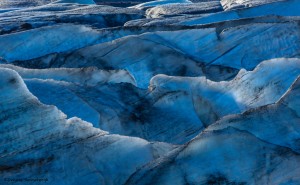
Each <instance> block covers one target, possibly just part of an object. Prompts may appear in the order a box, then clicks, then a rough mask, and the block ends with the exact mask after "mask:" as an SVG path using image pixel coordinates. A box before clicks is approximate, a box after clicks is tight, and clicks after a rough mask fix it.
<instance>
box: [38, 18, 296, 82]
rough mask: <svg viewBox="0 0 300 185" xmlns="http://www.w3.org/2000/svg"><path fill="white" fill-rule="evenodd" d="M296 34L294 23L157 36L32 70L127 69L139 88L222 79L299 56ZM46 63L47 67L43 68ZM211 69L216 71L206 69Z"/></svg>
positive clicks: (55, 59) (54, 59)
mask: <svg viewBox="0 0 300 185" xmlns="http://www.w3.org/2000/svg"><path fill="white" fill-rule="evenodd" d="M298 29H299V25H298V23H297V21H295V22H294V21H293V22H284V23H253V24H246V25H240V26H236V27H229V28H226V29H224V30H223V31H220V30H217V29H216V28H208V29H201V28H199V29H187V30H178V31H158V32H152V33H145V34H141V35H134V36H127V37H123V38H121V39H117V40H114V41H112V42H106V43H101V44H97V45H94V46H89V47H85V48H82V49H79V50H76V51H73V52H71V53H68V52H67V53H61V54H55V55H51V56H46V57H44V58H40V59H38V60H35V61H34V64H35V65H34V64H33V66H34V67H37V68H39V64H40V65H41V67H43V66H44V67H87V66H97V67H98V68H101V69H126V70H128V71H129V72H130V73H131V74H132V75H133V76H134V78H135V79H136V82H137V85H138V87H142V88H145V87H147V86H148V84H149V81H150V79H151V78H152V77H153V76H154V75H156V74H166V75H171V76H200V75H206V76H208V78H209V79H213V80H227V79H228V77H229V76H232V74H233V73H234V70H232V69H233V68H235V69H241V68H245V69H247V70H252V69H254V68H255V67H256V66H257V65H258V64H259V63H260V62H262V61H264V60H268V59H272V58H280V57H298V56H299V51H300V50H299V48H300V43H299V42H298V40H299V38H300V33H299V32H298ZM274 38H276V39H274ZM137 43H138V47H137ZM132 48H134V50H132ZM116 55H118V57H116ZM49 58H50V59H51V64H50V65H49V64H48V65H46V66H45V65H44V64H45V63H46V64H47V63H48V62H47V61H49ZM42 64H43V65H42ZM171 66H172V67H171ZM210 66H217V67H216V71H213V70H210ZM224 67H225V68H224ZM207 68H208V70H207ZM222 69H228V71H227V70H222ZM216 72H218V75H216Z"/></svg>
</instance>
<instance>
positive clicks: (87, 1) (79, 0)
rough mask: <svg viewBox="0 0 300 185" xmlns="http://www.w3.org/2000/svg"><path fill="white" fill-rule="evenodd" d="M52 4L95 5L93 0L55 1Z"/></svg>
mask: <svg viewBox="0 0 300 185" xmlns="http://www.w3.org/2000/svg"><path fill="white" fill-rule="evenodd" d="M52 3H78V4H95V2H94V1H93V0H58V1H56V0H53V2H52Z"/></svg>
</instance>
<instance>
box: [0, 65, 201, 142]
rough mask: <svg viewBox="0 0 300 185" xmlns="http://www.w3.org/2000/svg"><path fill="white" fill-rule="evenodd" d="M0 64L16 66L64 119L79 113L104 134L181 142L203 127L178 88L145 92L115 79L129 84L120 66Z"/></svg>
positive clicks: (42, 100) (8, 66) (37, 95)
mask: <svg viewBox="0 0 300 185" xmlns="http://www.w3.org/2000/svg"><path fill="white" fill-rule="evenodd" d="M0 68H10V69H14V70H16V71H18V72H19V74H20V75H21V76H22V77H23V78H24V79H25V83H26V85H27V86H28V88H29V90H30V91H31V92H32V93H33V94H34V95H35V96H36V97H38V98H39V100H40V101H41V102H42V103H45V104H49V105H55V106H57V107H58V108H59V109H60V110H62V111H63V112H64V113H65V114H66V115H67V116H68V118H71V117H74V116H76V117H79V118H81V119H83V120H85V121H89V122H91V123H92V124H93V126H94V127H97V128H101V129H102V130H105V131H109V132H110V133H114V134H122V135H127V136H136V137H140V138H145V139H147V140H150V141H164V142H170V143H176V144H182V143H185V142H187V141H188V140H189V139H191V138H192V137H194V136H195V135H196V134H197V133H198V132H199V130H202V129H203V125H202V123H201V121H199V119H198V116H197V115H196V114H195V113H193V105H192V103H193V102H192V101H191V100H190V99H188V96H184V93H183V94H181V93H179V94H176V93H169V94H168V95H165V96H164V97H160V95H155V94H154V95H151V94H150V93H149V92H148V91H147V90H141V89H138V88H136V87H134V86H133V85H132V84H129V83H119V82H126V78H127V79H128V82H130V83H134V81H132V78H131V76H130V75H128V73H124V72H123V71H117V72H114V71H111V72H110V73H108V72H106V73H104V71H100V72H101V73H100V75H99V72H98V71H97V70H95V69H93V70H92V69H43V70H32V69H22V68H19V67H13V66H11V65H1V66H0ZM103 73H104V74H103ZM97 74H98V75H97ZM105 75H106V76H105ZM109 78H110V79H112V80H108V79H109ZM179 95H180V97H179V98H177V96H179ZM174 100H176V101H177V102H181V108H179V107H177V108H176V109H175V108H174V107H173V104H168V101H174ZM187 114H189V117H186V115H187ZM174 115H176V116H174Z"/></svg>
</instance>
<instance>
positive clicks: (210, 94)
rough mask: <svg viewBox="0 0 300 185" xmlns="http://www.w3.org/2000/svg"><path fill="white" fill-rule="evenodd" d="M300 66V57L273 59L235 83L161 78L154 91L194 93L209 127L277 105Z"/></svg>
mask: <svg viewBox="0 0 300 185" xmlns="http://www.w3.org/2000/svg"><path fill="white" fill-rule="evenodd" d="M299 66H300V60H299V59H296V58H295V59H273V60H270V61H264V62H262V63H261V64H260V65H259V66H258V67H256V68H255V70H254V71H245V70H241V71H240V72H239V74H238V75H237V76H236V77H235V78H234V79H233V80H231V81H222V82H213V81H210V80H208V79H206V78H205V77H198V78H197V77H194V78H192V77H172V76H166V75H157V76H155V77H153V78H152V79H151V82H150V88H151V89H154V91H158V92H159V93H160V94H169V93H170V92H185V93H188V94H190V98H191V100H192V101H193V104H194V108H195V110H194V111H195V112H196V113H197V115H198V116H199V119H200V120H201V121H202V123H203V124H204V125H206V126H207V125H210V124H212V123H214V122H215V121H217V120H218V119H220V118H222V117H224V116H225V115H230V114H236V113H241V112H244V111H246V110H248V109H250V108H254V107H259V106H263V105H267V104H271V103H275V102H276V101H278V100H279V98H280V97H281V96H282V95H283V94H284V92H286V91H287V89H288V88H289V87H290V86H291V84H292V83H293V82H294V80H295V79H296V78H297V77H298V76H299V75H300V68H299ZM270 69H272V70H270ZM160 96H162V95H160ZM174 104H178V103H174Z"/></svg>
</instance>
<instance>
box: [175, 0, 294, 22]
mask: <svg viewBox="0 0 300 185" xmlns="http://www.w3.org/2000/svg"><path fill="white" fill-rule="evenodd" d="M299 9H300V5H299V1H298V0H286V1H278V2H274V3H270V4H266V5H261V6H256V7H251V8H245V9H237V10H229V11H224V12H219V13H215V14H210V15H208V16H205V17H200V18H194V19H191V20H187V21H182V23H181V24H183V25H196V24H209V23H215V22H222V21H231V20H236V19H244V18H255V17H256V18H257V19H260V17H261V16H267V15H277V16H300V12H299Z"/></svg>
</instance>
